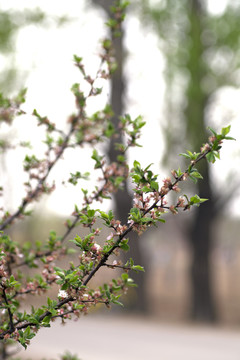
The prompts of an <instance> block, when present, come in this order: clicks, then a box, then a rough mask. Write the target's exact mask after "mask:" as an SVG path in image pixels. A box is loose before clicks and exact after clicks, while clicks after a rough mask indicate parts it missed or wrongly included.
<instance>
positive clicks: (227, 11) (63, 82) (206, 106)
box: [0, 0, 240, 359]
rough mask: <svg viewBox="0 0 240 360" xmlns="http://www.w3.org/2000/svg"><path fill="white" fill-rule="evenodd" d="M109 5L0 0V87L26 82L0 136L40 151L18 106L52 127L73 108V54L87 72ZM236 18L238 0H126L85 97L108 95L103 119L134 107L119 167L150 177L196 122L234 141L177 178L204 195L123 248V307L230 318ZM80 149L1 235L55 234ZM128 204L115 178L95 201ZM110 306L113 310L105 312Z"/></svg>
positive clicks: (236, 303) (182, 317) (238, 94)
mask: <svg viewBox="0 0 240 360" xmlns="http://www.w3.org/2000/svg"><path fill="white" fill-rule="evenodd" d="M111 5H112V1H111V0H82V1H76V0H69V1H68V2H64V1H58V2H57V3H55V2H49V1H45V0H42V1H37V0H36V1H34V2H31V4H30V3H29V1H27V0H26V1H25V0H22V1H21V3H19V2H18V1H14V0H9V1H8V2H6V1H2V0H0V52H1V54H0V66H1V68H0V69H1V73H0V86H1V91H2V92H3V93H4V94H5V95H13V94H16V92H17V91H18V90H19V89H20V88H22V87H27V88H28V95H27V101H26V103H25V104H24V107H23V109H24V110H25V111H26V113H27V115H24V116H22V117H21V118H20V119H18V120H16V121H14V123H13V127H11V128H10V127H8V126H7V125H2V127H1V135H0V136H1V138H0V140H1V141H7V140H8V139H10V138H11V139H13V141H15V142H16V143H17V142H18V140H19V139H21V140H26V141H27V140H29V138H30V139H31V142H32V144H33V145H34V151H35V152H38V151H39V152H40V153H41V151H43V145H42V138H41V135H42V133H41V129H39V128H37V127H36V124H35V122H34V120H33V118H32V117H31V116H30V115H29V114H31V113H32V111H33V109H34V108H36V109H37V111H39V112H40V114H42V115H47V116H48V117H49V119H50V120H51V121H52V122H54V123H56V124H57V125H58V127H61V126H62V127H63V128H64V126H66V124H65V120H66V118H67V116H68V115H69V114H71V113H72V112H73V110H74V98H73V96H72V94H71V92H70V91H69V89H70V88H71V86H72V84H73V83H75V82H78V81H79V79H78V71H77V70H76V69H75V68H74V66H73V61H72V58H73V54H77V55H78V56H81V57H83V61H84V63H85V65H86V69H87V71H88V73H92V74H94V73H95V72H96V70H97V65H98V62H99V60H98V53H99V51H100V40H101V39H102V38H103V37H104V36H106V35H107V33H108V29H107V27H106V26H105V25H104V23H105V22H106V21H107V19H108V17H109V16H110V13H109V7H110V6H111ZM239 24H240V1H238V0H221V1H220V0H219V1H217V2H216V1H214V0H208V1H207V0H206V1H204V0H182V1H175V0H132V1H131V4H130V6H129V8H128V10H127V16H126V21H125V22H124V24H123V29H122V33H123V36H122V37H121V38H117V39H113V42H114V45H115V51H116V58H117V61H118V64H119V66H118V70H117V72H116V73H115V75H114V76H113V79H112V81H111V83H110V84H107V86H105V89H104V91H103V96H102V97H101V98H100V99H99V100H98V101H97V102H95V103H94V104H89V112H90V113H93V112H94V111H96V110H99V108H101V107H102V106H103V104H105V102H106V101H110V102H111V104H112V107H113V110H114V111H115V119H114V121H115V122H117V117H118V116H119V115H120V114H124V113H130V114H131V116H132V117H133V118H134V117H136V116H138V115H139V114H140V115H143V117H144V120H145V121H146V127H145V128H144V130H143V136H142V139H141V144H142V145H143V147H142V148H139V149H134V150H132V151H131V152H130V154H129V164H132V162H133V160H135V159H136V160H139V161H140V162H141V164H142V165H143V166H147V165H148V164H150V163H154V165H153V170H154V171H155V172H157V173H159V174H160V175H159V181H161V179H163V178H164V177H165V176H168V175H169V173H170V170H171V169H174V168H178V167H179V166H180V167H184V166H185V165H184V162H183V159H181V157H178V156H177V154H179V153H180V152H184V151H185V150H186V149H190V150H193V151H198V149H199V148H200V147H201V146H202V144H203V143H204V142H205V140H206V139H207V137H208V136H209V132H208V131H207V127H208V126H211V127H213V128H214V129H216V130H220V129H221V128H222V127H223V126H227V125H229V124H231V128H232V131H231V136H234V137H235V138H236V141H235V142H232V141H231V142H229V143H225V144H224V147H223V150H222V153H221V161H219V162H217V163H216V164H214V165H211V164H210V165H209V164H207V163H206V162H203V163H201V165H200V168H199V170H200V173H201V174H202V175H203V177H204V180H203V181H199V182H198V184H196V185H195V184H191V186H190V187H189V185H188V189H187V190H186V191H187V192H188V193H190V194H195V193H197V194H199V196H200V197H203V198H208V199H209V201H208V202H206V203H204V204H203V205H202V206H200V207H199V208H196V209H195V210H194V211H191V212H190V213H187V214H186V213H184V214H179V215H178V216H174V215H168V216H167V217H166V220H167V221H166V224H161V226H159V227H158V228H157V229H155V230H151V231H149V232H147V233H146V234H144V235H143V236H142V238H141V239H140V240H137V241H135V240H136V239H134V238H135V235H134V234H132V235H131V238H130V239H131V241H132V242H133V241H134V246H132V249H131V253H130V257H133V258H134V260H135V263H138V264H141V265H143V266H144V267H145V269H146V272H145V273H144V274H141V275H140V274H138V275H137V276H136V275H134V276H135V280H136V282H137V283H138V285H139V286H138V288H137V290H134V291H130V292H129V294H128V297H127V298H126V299H125V301H124V302H125V307H126V308H125V309H124V310H123V311H124V312H126V311H127V312H129V313H130V314H135V315H136V314H137V315H139V314H140V315H141V316H144V318H146V319H147V318H151V319H152V318H154V319H155V320H156V319H157V320H159V321H161V322H164V323H166V322H167V323H174V324H176V323H177V324H181V323H182V324H186V323H187V324H214V325H219V326H230V327H235V328H237V329H238V327H239V325H240V283H239V279H238V278H239V273H240V241H239V240H240V238H239V233H240V221H239V217H240V206H239V203H240V198H239V195H240V193H239V185H240V184H239V183H240V181H239V178H240V177H239V175H240V166H239V165H240V161H239V160H240V145H239V134H240V123H239V115H240V101H239V99H240V90H239V85H240V29H239ZM113 146H114V144H112V143H110V144H109V146H105V147H104V148H103V149H102V150H103V151H105V153H106V156H108V158H109V159H110V160H114V157H115V155H116V154H115V153H114V151H113ZM25 152H26V150H24V149H18V151H17V155H16V152H14V151H12V150H10V151H8V153H4V152H3V153H2V154H1V157H0V167H1V174H0V182H1V184H0V185H3V187H5V188H6V192H5V194H4V197H3V198H2V201H3V206H4V207H5V208H6V209H9V210H12V209H16V207H17V206H18V205H19V203H20V201H21V198H22V196H23V195H24V187H23V185H22V183H23V182H24V176H25V175H24V173H23V171H22V160H23V158H24V155H25ZM87 156H91V149H84V150H81V152H77V153H75V154H73V153H71V154H66V156H65V157H64V160H63V162H62V163H61V165H60V166H58V167H56V169H55V170H54V173H53V174H52V178H56V179H57V180H56V191H55V192H54V193H53V194H52V195H51V196H50V197H49V198H43V199H42V201H41V202H40V203H38V204H37V205H36V207H35V215H34V216H33V217H32V219H28V220H27V221H24V222H21V223H19V224H16V225H14V227H13V229H12V230H11V231H12V235H14V236H15V237H16V238H17V239H18V240H20V241H26V240H29V241H31V240H33V238H34V237H36V234H37V237H38V238H41V239H42V238H44V237H47V236H48V233H49V231H50V230H51V229H53V228H54V229H56V230H57V232H58V233H61V231H62V229H63V223H64V221H65V219H66V217H67V216H69V215H70V214H71V212H72V211H73V208H74V204H75V202H76V192H77V191H79V202H80V201H81V195H80V188H81V187H82V185H81V186H80V187H79V190H76V188H75V187H74V188H71V187H70V186H67V185H66V184H65V185H62V181H63V180H66V179H67V178H68V176H69V173H70V172H72V170H73V169H76V167H77V170H79V171H81V172H84V171H89V170H90V171H91V169H90V168H89V163H88V162H86V161H84V160H83V159H84V158H86V157H87ZM16 178H17V181H16ZM6 185H8V186H6ZM90 186H92V187H93V186H94V185H93V184H90ZM77 196H78V195H77ZM122 200H124V201H122ZM131 204H132V194H131V187H130V186H129V184H126V185H125V189H124V193H119V194H116V196H115V198H114V202H113V204H112V205H110V204H104V206H105V207H106V208H107V207H113V206H114V208H115V212H116V213H117V214H118V217H119V218H120V219H121V220H122V221H126V218H127V214H128V211H129V209H130V208H131ZM46 209H47V210H46ZM79 231H81V230H79ZM35 240H36V239H35ZM130 244H131V242H130ZM119 311H120V310H119V309H115V308H114V309H113V311H112V314H116V313H118V312H119ZM108 316H109V315H108ZM85 322H86V320H85ZM119 326H120V325H119ZM178 326H179V325H178ZM238 350H239V353H240V349H238ZM125 358H126V359H127V357H125ZM131 358H132V357H131ZM166 358H167V357H166ZM205 358H206V359H207V357H205ZM129 359H130V357H129ZM169 359H170V357H169ZM191 359H195V358H194V357H192V358H191ZM196 359H197V357H196ZM209 359H210V357H209ZM211 359H212V358H211ZM218 359H220V357H218ZM229 359H230V358H229ZM233 359H235V358H234V357H233ZM236 359H237V357H236Z"/></svg>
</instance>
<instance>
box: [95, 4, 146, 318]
mask: <svg viewBox="0 0 240 360" xmlns="http://www.w3.org/2000/svg"><path fill="white" fill-rule="evenodd" d="M93 2H94V3H95V4H96V5H100V6H101V7H102V8H103V9H104V11H105V12H106V13H107V14H108V16H110V12H109V8H110V6H111V5H112V4H113V2H112V1H111V0H93ZM123 38H124V31H123V29H122V36H121V37H117V38H112V42H113V46H114V51H115V57H116V61H117V64H118V68H117V70H116V72H115V73H114V74H113V77H112V80H111V101H110V103H111V106H112V109H113V112H114V114H115V115H114V117H113V119H112V121H113V124H114V126H115V128H116V129H117V128H118V124H119V119H118V118H119V116H120V115H122V114H123V109H124V105H123V96H124V89H125V84H124V79H123V64H124V49H123ZM115 142H118V143H123V139H122V138H121V135H120V138H118V139H117V140H115V139H113V138H112V139H111V141H110V145H109V148H108V149H107V156H108V158H109V160H110V162H114V161H116V158H117V155H118V154H119V153H118V152H117V151H116V149H115ZM114 203H115V214H116V217H117V218H118V219H119V220H120V221H121V222H122V223H123V224H124V223H126V222H127V218H128V214H129V211H130V209H131V207H132V194H130V192H129V190H128V188H127V184H126V183H125V184H124V189H123V190H120V191H118V192H117V193H116V194H115V195H114ZM129 245H130V251H129V252H128V253H127V254H126V256H124V260H127V259H129V258H130V257H131V258H132V259H133V260H134V262H135V263H136V264H139V265H142V266H144V264H143V260H144V259H143V256H142V252H141V248H140V243H139V239H138V236H137V234H136V233H131V234H130V236H129ZM131 277H132V278H133V279H134V281H135V282H136V283H137V285H138V287H137V288H135V291H136V295H137V296H134V297H133V301H131V299H130V301H129V304H130V305H129V308H130V309H131V310H135V311H138V312H139V311H141V312H146V311H147V298H146V292H145V275H144V273H138V274H137V273H131Z"/></svg>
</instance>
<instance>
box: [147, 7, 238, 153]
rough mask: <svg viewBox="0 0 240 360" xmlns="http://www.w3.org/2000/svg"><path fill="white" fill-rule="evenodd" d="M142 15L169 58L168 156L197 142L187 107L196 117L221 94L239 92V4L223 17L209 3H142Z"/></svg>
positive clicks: (167, 64)
mask: <svg viewBox="0 0 240 360" xmlns="http://www.w3.org/2000/svg"><path fill="white" fill-rule="evenodd" d="M141 13H142V19H143V20H144V24H145V26H146V27H147V28H151V29H153V30H154V32H155V33H156V34H157V36H158V37H159V44H160V48H161V50H162V52H163V54H164V56H165V58H166V67H165V73H164V75H165V80H166V84H167V89H166V102H165V109H166V116H167V121H166V122H165V125H163V127H164V130H165V133H166V136H167V140H166V142H167V150H166V151H167V153H169V150H170V149H171V151H173V153H175V152H176V149H174V146H175V145H179V144H181V143H182V139H183V138H184V139H185V138H186V136H185V135H186V133H187V134H188V136H189V135H190V134H191V136H190V138H189V139H192V140H190V142H191V143H190V144H189V145H188V146H192V145H193V144H195V146H196V143H198V142H199V140H198V138H199V133H198V128H199V127H198V125H197V120H196V121H194V118H195V117H193V116H191V118H190V117H189V114H188V113H187V111H186V108H187V107H188V105H189V104H190V103H191V102H192V104H194V107H195V114H196V113H197V112H198V107H201V109H204V108H206V106H207V105H208V104H209V101H211V99H210V97H211V96H212V95H213V93H215V92H216V91H217V90H219V89H220V88H222V87H224V86H234V87H235V86H239V83H240V78H239V67H240V56H239V55H240V47H239V41H240V37H239V23H240V3H239V2H236V1H231V0H230V1H229V2H228V5H227V7H226V9H225V11H224V12H223V13H222V14H217V15H216V14H212V13H210V12H208V9H207V4H206V2H205V1H199V0H182V1H174V0H165V1H163V0H158V1H154V2H152V1H150V0H142V1H141ZM196 99H198V102H196ZM200 112H202V110H200ZM191 115H192V114H191ZM205 115H206V114H205ZM196 118H197V116H196ZM166 124H167V125H166ZM205 127H206V126H205ZM173 128H174V129H175V130H176V131H175V132H172V129H173ZM171 133H172V134H173V136H171V135H170V134H171ZM174 133H175V135H174ZM194 133H195V134H196V136H194ZM203 136H204V135H203ZM196 141H197V142H196ZM177 151H178V150H177Z"/></svg>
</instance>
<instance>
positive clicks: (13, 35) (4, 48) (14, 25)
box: [0, 8, 70, 94]
mask: <svg viewBox="0 0 240 360" xmlns="http://www.w3.org/2000/svg"><path fill="white" fill-rule="evenodd" d="M69 20H70V19H69V18H68V17H67V16H61V17H51V16H49V15H47V14H45V13H44V12H43V11H42V10H41V9H39V8H35V9H23V10H21V11H19V10H14V9H11V10H1V8H0V61H1V62H2V63H3V65H2V71H1V72H0V92H4V93H5V94H8V93H10V92H11V91H12V90H13V89H14V90H15V89H16V87H17V89H18V90H19V88H20V87H21V86H20V85H19V84H18V83H19V82H21V73H20V72H19V69H18V66H17V64H16V59H15V46H16V39H17V35H18V32H19V30H21V29H22V28H24V27H26V26H29V25H39V26H44V27H49V26H51V24H54V25H55V26H61V25H63V24H65V23H66V22H68V21H69Z"/></svg>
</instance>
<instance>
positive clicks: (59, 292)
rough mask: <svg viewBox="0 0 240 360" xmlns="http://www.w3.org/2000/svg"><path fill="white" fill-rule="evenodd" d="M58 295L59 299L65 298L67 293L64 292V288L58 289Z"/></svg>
mask: <svg viewBox="0 0 240 360" xmlns="http://www.w3.org/2000/svg"><path fill="white" fill-rule="evenodd" d="M58 297H59V298H61V299H62V298H64V299H65V298H67V297H68V294H67V292H66V291H65V290H59V291H58Z"/></svg>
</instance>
